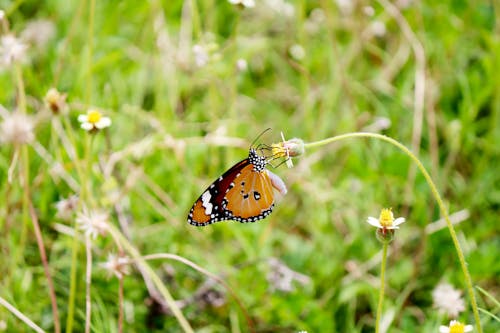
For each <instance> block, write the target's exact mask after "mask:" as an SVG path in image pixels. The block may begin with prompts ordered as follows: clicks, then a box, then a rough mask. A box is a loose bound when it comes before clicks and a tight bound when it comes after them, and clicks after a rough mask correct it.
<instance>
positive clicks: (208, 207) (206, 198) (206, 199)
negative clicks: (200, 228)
mask: <svg viewBox="0 0 500 333" xmlns="http://www.w3.org/2000/svg"><path fill="white" fill-rule="evenodd" d="M210 199H212V195H211V194H210V191H205V193H203V195H202V196H201V205H202V206H203V207H205V215H210V214H212V208H213V205H212V203H211V202H210Z"/></svg>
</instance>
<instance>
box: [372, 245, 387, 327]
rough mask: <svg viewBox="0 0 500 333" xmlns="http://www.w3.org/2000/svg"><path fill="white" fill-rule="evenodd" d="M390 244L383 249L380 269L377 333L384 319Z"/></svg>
mask: <svg viewBox="0 0 500 333" xmlns="http://www.w3.org/2000/svg"><path fill="white" fill-rule="evenodd" d="M388 244H389V242H387V241H385V242H384V247H383V249H382V265H381V268H380V290H379V295H378V306H377V320H376V322H375V333H379V332H380V318H381V317H382V304H383V303H384V291H385V266H386V263H387V247H388Z"/></svg>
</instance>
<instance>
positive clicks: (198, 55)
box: [193, 44, 210, 67]
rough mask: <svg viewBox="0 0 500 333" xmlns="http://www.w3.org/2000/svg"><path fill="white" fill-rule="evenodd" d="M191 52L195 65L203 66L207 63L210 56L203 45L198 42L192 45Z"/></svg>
mask: <svg viewBox="0 0 500 333" xmlns="http://www.w3.org/2000/svg"><path fill="white" fill-rule="evenodd" d="M193 54H194V62H195V63H196V66H198V67H203V66H205V65H206V64H208V61H209V60H210V56H209V55H208V52H207V50H206V49H205V48H204V47H203V46H201V45H199V44H195V45H193Z"/></svg>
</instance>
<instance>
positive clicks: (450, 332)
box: [439, 320, 473, 333]
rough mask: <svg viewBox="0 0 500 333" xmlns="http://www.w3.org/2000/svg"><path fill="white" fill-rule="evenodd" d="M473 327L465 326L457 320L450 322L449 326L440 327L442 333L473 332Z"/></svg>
mask: <svg viewBox="0 0 500 333" xmlns="http://www.w3.org/2000/svg"><path fill="white" fill-rule="evenodd" d="M472 329H473V327H472V325H464V324H462V323H460V322H458V321H456V320H452V321H450V325H449V326H442V325H441V326H439V332H440V333H464V332H472Z"/></svg>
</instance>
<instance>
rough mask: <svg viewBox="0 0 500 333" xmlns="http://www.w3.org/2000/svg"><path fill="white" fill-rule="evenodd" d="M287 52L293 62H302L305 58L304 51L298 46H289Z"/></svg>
mask: <svg viewBox="0 0 500 333" xmlns="http://www.w3.org/2000/svg"><path fill="white" fill-rule="evenodd" d="M288 51H289V52H290V55H291V56H292V58H294V59H295V60H302V59H304V57H305V56H306V51H305V50H304V48H303V47H302V46H301V45H299V44H293V45H292V46H290V50H288Z"/></svg>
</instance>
